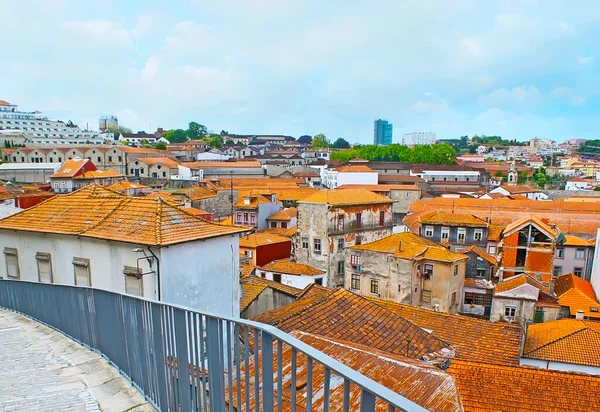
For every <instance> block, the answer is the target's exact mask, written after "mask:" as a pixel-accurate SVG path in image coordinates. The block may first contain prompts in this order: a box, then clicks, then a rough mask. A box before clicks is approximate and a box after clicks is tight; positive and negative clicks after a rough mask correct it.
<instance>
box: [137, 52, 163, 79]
mask: <svg viewBox="0 0 600 412" xmlns="http://www.w3.org/2000/svg"><path fill="white" fill-rule="evenodd" d="M159 68H160V58H158V57H156V56H151V57H150V58H149V59H148V60H147V61H146V65H145V66H144V68H143V69H142V73H141V74H142V79H144V80H153V79H154V78H155V77H156V74H157V73H158V70H159Z"/></svg>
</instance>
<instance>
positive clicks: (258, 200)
mask: <svg viewBox="0 0 600 412" xmlns="http://www.w3.org/2000/svg"><path fill="white" fill-rule="evenodd" d="M246 197H249V196H246ZM270 202H271V201H270V200H269V199H267V198H266V197H264V196H261V195H257V196H252V197H250V199H249V202H248V203H246V199H245V198H243V199H241V200H239V201H238V202H237V203H236V204H235V205H234V207H237V208H240V209H254V208H256V207H258V205H261V204H263V203H270Z"/></svg>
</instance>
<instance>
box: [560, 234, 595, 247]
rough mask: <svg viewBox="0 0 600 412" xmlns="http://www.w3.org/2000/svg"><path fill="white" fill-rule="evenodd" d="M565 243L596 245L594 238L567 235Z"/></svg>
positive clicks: (569, 244)
mask: <svg viewBox="0 0 600 412" xmlns="http://www.w3.org/2000/svg"><path fill="white" fill-rule="evenodd" d="M563 245H565V246H586V247H590V246H594V242H593V240H588V239H584V238H582V237H579V236H574V235H565V243H563Z"/></svg>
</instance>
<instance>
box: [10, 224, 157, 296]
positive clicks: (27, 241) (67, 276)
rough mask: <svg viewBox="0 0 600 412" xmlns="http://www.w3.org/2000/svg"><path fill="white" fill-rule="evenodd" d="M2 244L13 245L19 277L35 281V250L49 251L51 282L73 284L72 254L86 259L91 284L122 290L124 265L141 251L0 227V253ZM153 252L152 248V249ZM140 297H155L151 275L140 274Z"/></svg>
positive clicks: (117, 244) (123, 245) (128, 246)
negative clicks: (142, 295) (141, 295)
mask: <svg viewBox="0 0 600 412" xmlns="http://www.w3.org/2000/svg"><path fill="white" fill-rule="evenodd" d="M5 247H9V248H16V249H17V253H18V259H19V269H20V275H21V279H22V280H28V281H38V269H37V260H36V258H35V255H36V253H37V252H43V253H50V254H51V259H52V269H53V276H54V283H58V284H63V285H74V284H75V272H74V268H73V258H74V257H78V258H85V259H89V260H90V274H91V279H92V287H94V288H98V289H105V290H110V291H113V292H118V293H125V275H124V274H123V268H124V266H133V267H135V266H136V259H137V258H138V257H141V256H143V254H139V253H135V252H133V249H134V248H137V247H142V246H139V245H135V244H130V243H123V242H112V241H108V242H107V241H106V240H97V239H90V238H83V237H82V238H77V236H70V235H54V234H40V233H32V232H14V231H9V230H0V253H1V252H2V251H3V250H4V248H5ZM155 253H156V252H155ZM0 259H2V262H0V277H2V278H4V279H6V262H5V257H4V255H3V254H2V255H0ZM140 268H141V269H142V271H143V272H149V271H150V268H149V265H148V263H147V262H146V261H145V260H144V261H140ZM143 282H144V283H143V288H144V297H147V298H150V299H155V298H156V296H157V295H156V291H155V275H154V274H150V275H146V276H144V277H143Z"/></svg>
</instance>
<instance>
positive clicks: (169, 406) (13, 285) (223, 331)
mask: <svg viewBox="0 0 600 412" xmlns="http://www.w3.org/2000/svg"><path fill="white" fill-rule="evenodd" d="M0 307H4V308H7V309H11V310H14V311H16V312H20V313H22V314H24V315H27V316H29V317H31V318H33V319H35V320H37V321H40V322H42V323H44V324H47V325H49V326H51V327H52V328H54V329H57V330H58V331H61V332H63V333H64V334H66V335H67V336H69V337H71V338H72V339H74V340H76V341H78V342H80V343H82V344H84V345H86V346H88V347H90V348H91V349H93V350H95V351H98V352H100V353H101V354H103V355H104V356H105V357H106V358H107V359H108V360H109V361H110V362H111V363H112V364H114V365H115V366H116V367H117V368H118V369H119V370H120V371H121V373H123V374H124V375H125V376H127V377H128V378H129V379H130V380H131V382H132V383H133V384H134V385H135V386H136V387H137V388H138V389H139V390H140V391H142V393H143V394H144V395H145V396H146V398H147V399H148V400H149V401H150V402H152V403H153V404H154V405H155V406H156V407H157V408H158V409H159V410H161V411H203V412H204V411H243V412H250V411H256V412H259V411H275V410H277V411H282V410H290V411H296V409H297V408H298V410H301V409H304V410H306V411H311V410H323V411H329V410H340V411H350V410H353V411H354V410H360V411H361V412H363V411H364V412H366V411H374V410H378V411H379V410H382V411H388V412H389V411H395V410H400V411H425V409H424V408H422V407H421V406H419V405H417V404H415V403H413V402H411V401H409V400H407V399H406V398H404V397H402V396H400V395H398V394H396V393H395V392H393V391H391V390H389V389H388V388H386V387H384V386H382V385H380V384H379V383H377V382H375V381H373V380H371V379H369V378H367V377H365V376H364V375H362V374H360V373H359V372H357V371H355V370H353V369H351V368H349V367H347V366H345V365H343V364H342V363H340V362H338V361H336V360H335V359H333V358H331V357H329V356H327V355H325V354H323V353H322V352H320V351H318V350H316V349H315V348H313V347H311V346H309V345H307V344H305V343H304V342H302V341H300V340H299V339H296V338H295V337H293V336H291V335H288V334H286V333H284V332H282V331H280V330H279V329H277V328H274V327H272V326H269V325H264V324H261V323H257V322H252V321H248V320H243V319H237V318H236V319H232V318H225V317H222V316H215V315H211V314H206V313H199V312H196V311H193V310H190V309H187V308H183V307H179V306H173V305H167V304H164V303H160V302H154V301H149V300H145V299H142V298H137V297H134V296H129V295H122V294H118V293H113V292H108V291H104V290H99V289H91V288H85V287H76V286H65V285H49V284H41V283H35V282H23V281H9V280H0ZM284 354H287V356H288V357H289V359H287V358H286V359H287V360H286V362H287V361H288V360H289V363H290V365H291V367H290V365H284V364H283V358H284V357H286V356H285V355H284ZM286 366H287V368H286ZM284 369H285V371H286V372H284ZM287 371H289V373H288V372H287ZM317 375H318V376H319V379H320V380H321V379H322V383H320V384H319V385H320V386H319V387H318V388H316V385H313V378H315V377H316V376H317ZM313 386H315V387H313ZM334 387H335V388H334ZM340 388H343V389H340ZM334 389H335V390H337V391H341V390H343V396H341V397H336V398H335V399H336V401H335V402H334V401H332V399H333V398H332V397H331V394H332V391H333V390H334ZM338 401H339V402H338Z"/></svg>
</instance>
